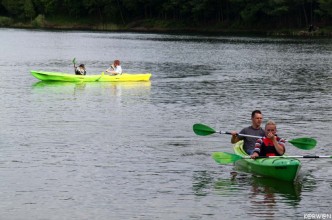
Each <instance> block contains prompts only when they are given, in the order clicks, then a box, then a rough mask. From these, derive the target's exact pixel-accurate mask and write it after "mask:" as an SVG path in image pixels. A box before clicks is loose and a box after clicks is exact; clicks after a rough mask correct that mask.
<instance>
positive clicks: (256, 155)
mask: <svg viewBox="0 0 332 220" xmlns="http://www.w3.org/2000/svg"><path fill="white" fill-rule="evenodd" d="M258 156H259V154H258V153H257V152H254V153H252V154H251V155H250V157H251V159H256V157H258Z"/></svg>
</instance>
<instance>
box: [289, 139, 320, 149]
mask: <svg viewBox="0 0 332 220" xmlns="http://www.w3.org/2000/svg"><path fill="white" fill-rule="evenodd" d="M288 142H289V143H291V144H293V145H294V146H295V147H297V148H300V149H302V150H311V149H313V148H314V147H315V146H316V144H317V141H316V140H315V139H313V138H307V137H304V138H296V139H293V140H290V141H288Z"/></svg>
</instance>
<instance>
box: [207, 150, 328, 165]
mask: <svg viewBox="0 0 332 220" xmlns="http://www.w3.org/2000/svg"><path fill="white" fill-rule="evenodd" d="M212 158H213V159H214V160H215V161H216V162H217V163H220V164H229V163H234V162H236V161H238V160H242V159H251V158H250V156H244V157H242V156H240V155H237V154H231V153H226V152H214V153H212ZM258 158H332V156H317V155H306V156H259V157H256V159H258Z"/></svg>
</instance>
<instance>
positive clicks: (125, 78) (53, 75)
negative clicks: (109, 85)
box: [31, 70, 151, 82]
mask: <svg viewBox="0 0 332 220" xmlns="http://www.w3.org/2000/svg"><path fill="white" fill-rule="evenodd" d="M31 74H32V75H33V76H34V77H36V78H37V79H39V80H42V81H62V82H134V81H135V82H136V81H149V80H150V77H151V73H140V74H129V73H122V74H121V75H107V74H104V73H102V74H99V75H97V74H93V75H75V74H69V73H61V72H44V71H35V70H31Z"/></svg>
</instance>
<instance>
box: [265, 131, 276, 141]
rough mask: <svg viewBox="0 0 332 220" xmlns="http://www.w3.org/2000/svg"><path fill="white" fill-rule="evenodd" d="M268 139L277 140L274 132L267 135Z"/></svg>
mask: <svg viewBox="0 0 332 220" xmlns="http://www.w3.org/2000/svg"><path fill="white" fill-rule="evenodd" d="M267 138H268V139H270V140H273V139H274V138H275V135H274V134H273V133H272V132H270V133H268V134H267Z"/></svg>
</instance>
